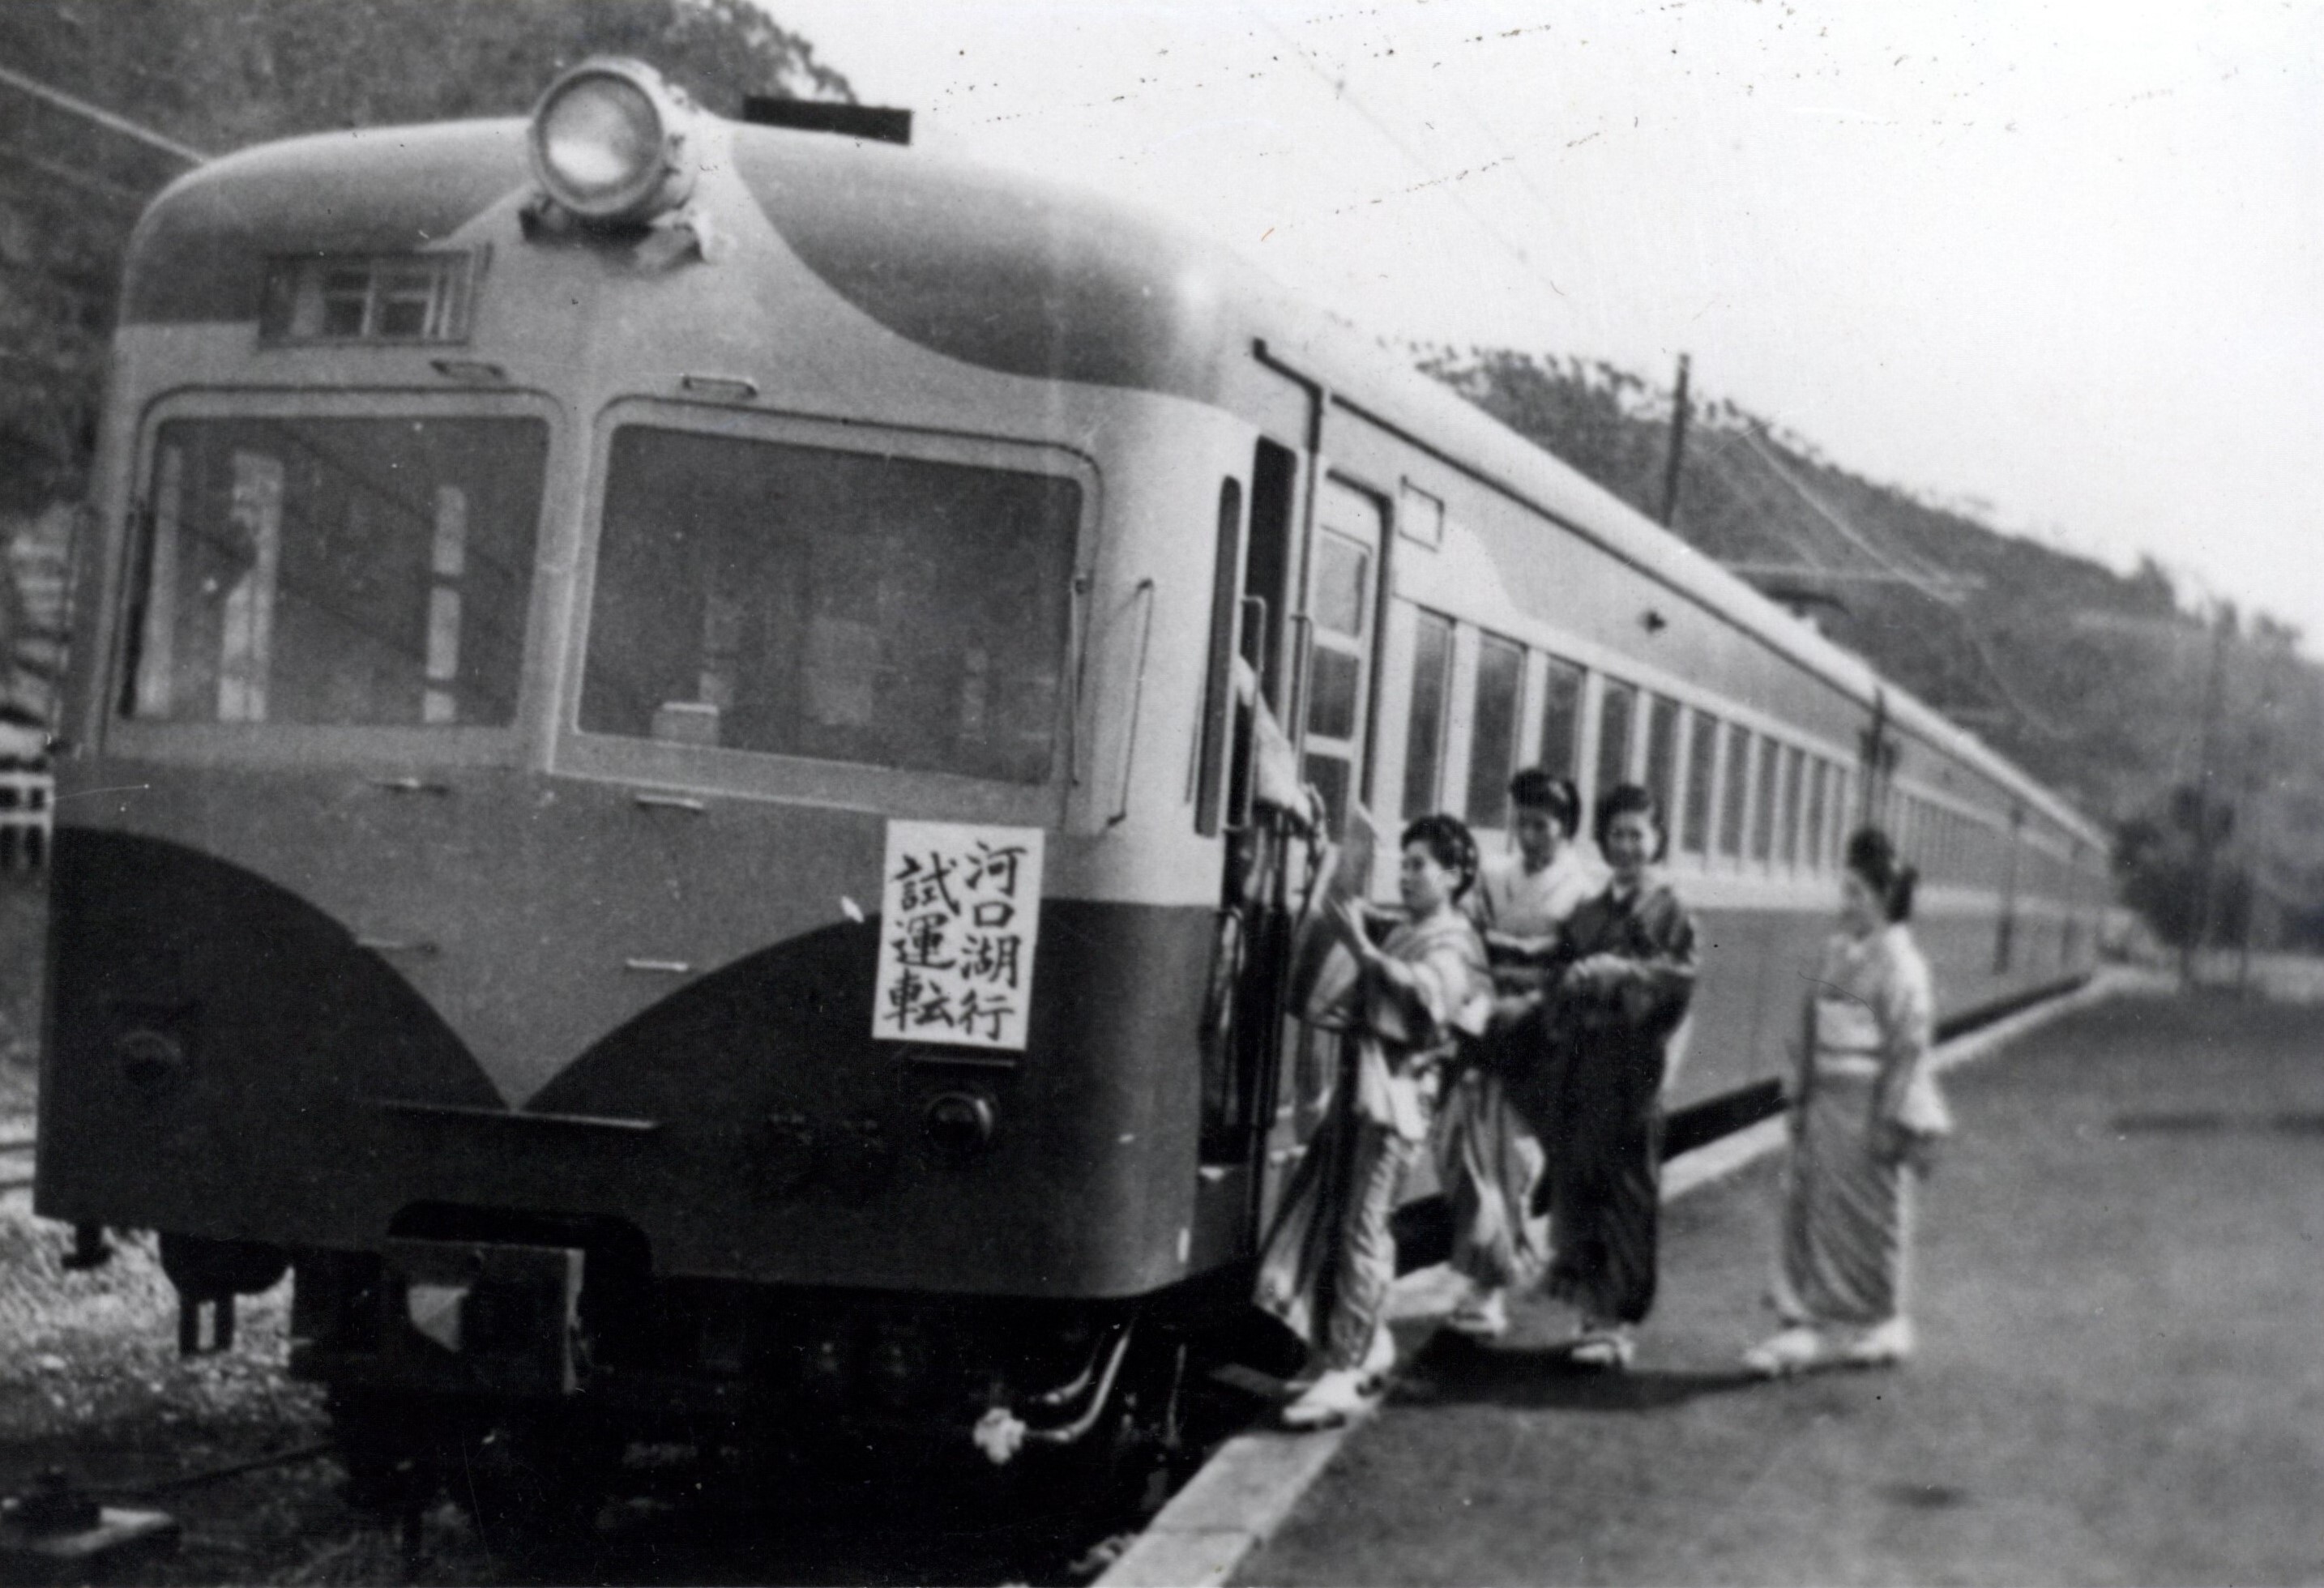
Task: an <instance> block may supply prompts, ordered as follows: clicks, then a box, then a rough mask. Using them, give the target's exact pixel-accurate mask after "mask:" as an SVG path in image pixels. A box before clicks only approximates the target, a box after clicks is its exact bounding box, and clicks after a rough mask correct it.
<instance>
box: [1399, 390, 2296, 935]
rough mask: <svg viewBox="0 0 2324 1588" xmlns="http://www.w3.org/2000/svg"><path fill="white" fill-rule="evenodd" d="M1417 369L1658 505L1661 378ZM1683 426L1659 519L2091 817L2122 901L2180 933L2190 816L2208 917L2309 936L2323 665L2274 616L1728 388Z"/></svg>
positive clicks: (1668, 396)
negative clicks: (1755, 405)
mask: <svg viewBox="0 0 2324 1588" xmlns="http://www.w3.org/2000/svg"><path fill="white" fill-rule="evenodd" d="M1420 364H1421V367H1422V368H1423V369H1425V370H1426V371H1427V372H1428V373H1429V374H1433V375H1434V376H1435V377H1436V378H1438V379H1439V380H1442V381H1443V382H1444V383H1446V384H1448V385H1449V386H1451V387H1452V389H1453V390H1454V391H1456V392H1460V393H1461V394H1462V396H1464V397H1466V398H1468V399H1469V400H1470V401H1471V402H1475V403H1477V404H1478V405H1479V406H1480V407H1481V408H1483V409H1484V410H1485V411H1487V412H1489V413H1490V414H1492V415H1493V416H1494V417H1495V418H1497V419H1499V420H1501V422H1503V423H1504V424H1507V425H1508V426H1509V427H1510V428H1511V429H1514V430H1516V431H1517V432H1518V433H1519V434H1520V435H1523V436H1525V437H1526V438H1527V439H1531V440H1533V441H1535V442H1536V443H1538V444H1539V445H1540V446H1542V447H1544V448H1546V449H1547V450H1549V451H1552V452H1554V453H1555V454H1557V455H1558V456H1559V457H1562V458H1563V459H1564V460H1565V461H1567V462H1568V463H1570V464H1572V465H1573V466H1575V467H1577V468H1579V469H1581V470H1582V472H1583V473H1584V474H1587V475H1590V476H1591V478H1592V479H1594V480H1596V481H1597V482H1598V483H1599V484H1600V485H1604V486H1605V487H1606V488H1607V489H1609V490H1610V491H1612V492H1613V493H1614V494H1617V495H1618V496H1620V497H1622V498H1623V499H1624V500H1625V501H1627V502H1628V503H1630V504H1631V505H1632V506H1634V507H1637V509H1638V510H1639V511H1641V512H1646V513H1647V514H1649V515H1651V516H1655V517H1660V516H1661V514H1662V511H1663V507H1664V503H1665V484H1666V481H1665V474H1666V469H1667V465H1668V459H1669V456H1670V441H1671V432H1672V416H1673V411H1674V396H1673V394H1672V393H1671V392H1667V391H1664V390H1661V389H1658V388H1656V387H1655V386H1652V385H1650V384H1649V383H1646V382H1645V381H1642V380H1640V379H1639V378H1638V377H1637V376H1636V375H1634V374H1630V373H1628V372H1627V371H1622V370H1618V369H1615V368H1613V367H1612V366H1610V365H1603V364H1597V365H1584V364H1582V362H1580V361H1578V360H1572V359H1558V358H1554V357H1541V356H1535V355H1526V354H1521V353H1515V352H1510V351H1507V350H1476V349H1472V350H1470V351H1469V352H1466V353H1458V354H1456V353H1454V352H1452V351H1451V350H1447V349H1437V350H1434V351H1427V352H1424V354H1423V355H1421V358H1420ZM1689 420H1690V425H1691V429H1690V432H1689V437H1688V440H1687V443H1686V446H1685V448H1684V452H1683V457H1684V463H1683V469H1682V471H1681V477H1680V481H1679V487H1678V492H1677V512H1676V514H1675V517H1674V524H1673V527H1674V529H1675V530H1676V531H1678V533H1680V534H1681V535H1682V536H1683V537H1684V538H1685V539H1686V540H1688V541H1690V542H1691V543H1692V544H1693V545H1694V546H1695V547H1696V548H1697V549H1701V551H1703V552H1705V553H1707V554H1709V555H1710V556H1711V557H1713V558H1716V559H1719V560H1720V561H1721V562H1723V563H1725V564H1727V565H1728V566H1729V568H1733V569H1734V570H1736V571H1737V572H1738V574H1740V575H1741V576H1742V577H1745V578H1747V579H1748V581H1749V582H1751V583H1752V584H1754V585H1756V586H1758V587H1759V588H1760V589H1762V590H1764V591H1766V593H1767V594H1768V595H1772V596H1774V597H1775V599H1777V600H1779V601H1782V602H1784V603H1785V604H1786V605H1791V606H1793V607H1794V610H1797V611H1799V612H1800V613H1801V614H1802V615H1803V616H1806V617H1808V618H1809V619H1810V620H1811V621H1812V622H1814V623H1816V624H1817V625H1818V626H1819V627H1820V628H1821V629H1822V630H1823V631H1824V632H1825V633H1827V634H1828V635H1829V636H1830V637H1831V639H1833V640H1834V641H1836V642H1838V643H1840V644H1841V645H1843V646H1845V647H1847V648H1848V649H1849V650H1851V651H1856V652H1857V653H1858V654H1859V655H1861V656H1863V657H1865V658H1866V659H1867V660H1868V661H1870V662H1871V663H1872V664H1873V665H1874V666H1875V667H1877V668H1878V669H1880V670H1881V671H1882V672H1883V673H1885V674H1886V675H1887V676H1888V677H1890V678H1893V679H1896V680H1897V681H1898V682H1899V683H1901V684H1902V685H1904V688H1907V689H1910V690H1911V691H1912V692H1913V693H1914V694H1915V695H1917V696H1919V697H1921V698H1922V699H1923V700H1925V701H1927V702H1928V703H1929V704H1931V705H1932V706H1936V707H1937V708H1938V709H1939V710H1941V711H1942V712H1944V713H1946V714H1947V715H1948V716H1951V717H1952V718H1953V719H1954V720H1956V721H1957V722H1960V724H1961V725H1964V726H1966V727H1968V728H1969V729H1971V730H1972V731H1973V732H1975V733H1977V734H1979V735H1980V736H1981V737H1983V738H1984V739H1985V740H1986V741H1987V743H1991V744H1993V745H1994V746H1995V747H1996V748H1997V749H1998V750H2000V751H2001V752H2002V753H2004V754H2005V755H2006V756H2008V757H2009V758H2010V759H2011V760H2012V761H2015V762H2017V764H2019V765H2020V766H2022V767H2024V768H2025V770H2026V771H2029V772H2031V773H2033V775H2034V776H2036V777H2038V778H2040V779H2042V780H2043V781H2045V782H2047V783H2049V784H2051V785H2052V787H2055V788H2057V789H2060V790H2061V791H2062V792H2064V793H2065V794H2066V795H2067V796H2068V797H2069V798H2070V799H2073V800H2074V801H2075V802H2076V803H2077V804H2079V805H2080V806H2081V808H2083V809H2084V810H2086V811H2088V812H2089V814H2090V815H2091V816H2093V817H2097V818H2098V819H2099V820H2101V821H2103V822H2106V823H2107V824H2108V825H2110V826H2113V827H2114V828H2115V830H2116V833H2117V834H2118V835H2119V839H2118V845H2117V851H2118V852H2117V861H2118V864H2119V867H2120V870H2121V872H2122V876H2123V881H2124V886H2125V891H2126V900H2127V901H2128V902H2131V903H2133V904H2135V905H2136V906H2138V907H2139V908H2140V909H2142V911H2143V913H2144V914H2145V915H2146V916H2147V917H2148V919H2150V921H2151V922H2152V923H2153V925H2154V926H2155V928H2157V930H2158V931H2160V932H2161V933H2162V934H2163V936H2164V937H2166V939H2170V940H2176V938H2177V937H2178V936H2179V935H2181V934H2182V933H2184V932H2186V931H2188V930H2189V929H2190V928H2191V923H2192V919H2193V916H2194V913H2195V905H2194V902H2193V900H2194V899H2195V896H2196V894H2197V893H2198V891H2199V890H2198V888H2197V885H2196V882H2195V874H2196V871H2197V869H2198V863H2199V842H2198V835H2199V833H2204V832H2208V834H2209V837H2208V839H2206V840H2205V841H2206V842H2209V844H2210V845H2212V846H2213V848H2214V850H2215V851H2216V853H2217V854H2218V861H2219V864H2218V880H2217V882H2215V885H2214V890H2213V903H2212V909H2211V919H2212V922H2213V926H2214V928H2215V930H2217V931H2218V932H2220V933H2222V934H2223V935H2224V936H2226V937H2229V938H2231V939H2232V938H2233V937H2235V936H2236V934H2237V932H2238V931H2239V929H2240V927H2241V924H2242V920H2243V917H2244V914H2245V912H2246V910H2251V911H2253V912H2254V913H2255V924H2256V925H2257V926H2258V928H2259V929H2260V933H2261V935H2262V936H2263V937H2282V936H2299V935H2306V936H2310V937H2314V936H2316V935H2317V934H2318V933H2319V930H2324V743H2319V734H2317V732H2316V729H2317V727H2318V726H2319V724H2324V671H2319V669H2318V668H2317V667H2316V665H2315V664H2314V663H2312V662H2310V660H2306V659H2305V658H2304V657H2303V656H2301V653H2300V651H2299V649H2298V645H2299V640H2300V636H2299V634H2298V633H2297V632H2296V631H2294V630H2293V629H2292V628H2290V627H2289V626H2287V625H2285V624H2283V623H2278V622H2276V621H2274V620H2273V619H2271V618H2269V617H2267V616H2265V615H2264V614H2236V613H2234V612H2232V611H2228V612H2220V613H2216V614H2214V613H2198V612H2196V611H2194V610H2192V609H2191V608H2190V604H2189V603H2188V602H2187V601H2186V600H2185V599H2184V598H2183V597H2182V596H2181V593H2180V592H2179V591H2177V590H2176V589H2175V588H2174V587H2173V585H2172V580H2171V579H2170V577H2168V576H2167V575H2166V574H2165V573H2164V572H2163V570H2162V569H2161V568H2159V567H2157V566H2156V565H2155V564H2154V563H2153V561H2151V560H2149V561H2144V562H2142V563H2141V564H2140V566H2139V567H2138V568H2136V569H2135V571H2133V572H2131V573H2128V574H2124V573H2118V572H2116V571H2115V570H2114V569H2111V568H2106V567H2104V566H2102V565H2100V564H2098V563H2096V562H2093V561H2090V560H2089V559H2086V558H2080V557H2076V556H2073V555H2071V554H2070V553H2067V552H2064V551H2061V550H2058V549H2055V548H2052V547H2049V546H2044V545H2042V544H2040V543H2039V542H2037V541H2033V540H2027V539H2024V538H2023V537H2019V536H2014V535H2008V534H2004V533H2002V532H2000V531H1997V530H1995V529H1994V528H1993V527H1991V526H1990V525H1989V524H1987V522H1983V520H1982V519H1981V518H1980V517H1979V516H1978V512H1977V511H1976V510H1975V509H1974V508H1973V507H1962V506H1958V505H1952V504H1946V503H1934V502H1931V501H1929V500H1926V499H1924V498H1923V496H1920V495H1917V494H1914V493H1912V492H1908V491H1905V490H1903V489H1900V488H1897V487H1895V486H1892V485H1882V484H1879V483H1877V482H1875V481H1872V480H1867V479H1865V478H1863V477H1862V476H1860V475H1856V474H1854V473H1851V472H1850V471H1849V470H1848V469H1846V468H1845V467H1843V466H1840V464H1838V463H1836V462H1834V461H1832V460H1831V459H1829V458H1826V457H1823V456H1822V455H1821V453H1820V452H1819V451H1818V450H1817V449H1816V448H1814V447H1813V446H1812V445H1811V444H1810V443H1808V442H1806V441H1804V440H1802V439H1798V438H1796V437H1792V436H1787V435H1785V434H1784V433H1783V432H1782V431H1781V430H1780V429H1778V428H1777V427H1775V426H1774V425H1771V424H1770V423H1768V422H1767V421H1766V420H1762V419H1759V418H1757V417H1756V416H1754V415H1752V414H1750V413H1748V412H1747V411H1743V410H1742V409H1739V408H1738V407H1736V406H1735V405H1734V404H1732V403H1730V402H1711V403H1707V404H1701V405H1691V406H1690V412H1689ZM2198 788H2200V789H2202V790H2203V792H2202V793H2201V794H2199V793H2198V792H2197V789H2198Z"/></svg>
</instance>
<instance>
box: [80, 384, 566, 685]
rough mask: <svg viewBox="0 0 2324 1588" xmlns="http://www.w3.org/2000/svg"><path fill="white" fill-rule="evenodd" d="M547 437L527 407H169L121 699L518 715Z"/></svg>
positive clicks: (156, 455)
mask: <svg viewBox="0 0 2324 1588" xmlns="http://www.w3.org/2000/svg"><path fill="white" fill-rule="evenodd" d="M548 456H549V427H548V426H547V425H545V424H543V423H542V422H540V421H539V420H530V419H484V418H464V419H396V420H382V419H361V420H343V419H298V420H291V419H260V418H249V419H214V420H211V419H206V420H171V421H170V422H169V423H166V424H164V425H163V426H162V427H161V432H160V434H159V436H158V438H157V440H156V446H155V449H154V479H153V486H152V496H151V498H150V502H151V508H150V513H149V519H148V523H147V526H146V538H145V540H144V544H143V547H142V549H141V551H140V558H141V566H140V571H139V575H138V584H139V588H138V589H137V590H136V592H135V595H134V600H135V606H134V610H133V612H132V614H131V619H130V622H131V640H130V645H131V653H130V656H129V657H128V659H127V660H128V662H129V666H128V668H127V669H126V670H127V674H128V677H127V679H126V695H125V698H124V702H123V706H124V712H125V715H127V716H133V717H141V718H146V719H152V720H168V721H177V722H218V723H300V724H312V725H333V726H348V727H355V726H409V725H426V726H458V725H504V724H506V723H509V722H511V721H512V720H514V717H515V715H516V694H517V682H518V675H519V672H520V670H521V665H522V660H523V648H524V630H525V617H526V608H527V606H528V605H529V604H530V598H531V588H532V570H533V561H534V558H533V546H534V538H535V535H536V533H537V531H538V529H539V518H540V496H541V484H542V479H543V477H544V473H545V469H546V466H547V462H548Z"/></svg>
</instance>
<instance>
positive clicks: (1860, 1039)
mask: <svg viewBox="0 0 2324 1588" xmlns="http://www.w3.org/2000/svg"><path fill="white" fill-rule="evenodd" d="M1815 1047H1816V1053H1815V1057H1816V1068H1817V1069H1818V1070H1820V1071H1822V1072H1823V1073H1825V1074H1827V1075H1836V1076H1846V1075H1864V1076H1871V1075H1877V1074H1878V1073H1879V1071H1880V1063H1879V1055H1880V1053H1881V1051H1882V1049H1883V1048H1885V1047H1886V1042H1885V1041H1884V1040H1883V1039H1882V1036H1881V1030H1880V1020H1879V1017H1878V1016H1877V1015H1876V1014H1874V1013H1873V1012H1872V1010H1871V1007H1870V1006H1869V1005H1867V1004H1865V1003H1863V1002H1858V1000H1856V999H1853V998H1819V999H1817V1000H1816V1001H1815Z"/></svg>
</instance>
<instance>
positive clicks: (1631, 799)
mask: <svg viewBox="0 0 2324 1588" xmlns="http://www.w3.org/2000/svg"><path fill="white" fill-rule="evenodd" d="M1632 815H1637V816H1643V817H1646V820H1647V821H1648V822H1650V823H1652V824H1653V825H1654V829H1655V852H1654V853H1653V854H1649V855H1647V856H1646V859H1647V860H1649V861H1658V860H1660V859H1662V857H1663V856H1664V855H1665V854H1666V853H1668V852H1669V849H1670V828H1668V827H1667V826H1664V825H1663V808H1662V806H1661V804H1660V802H1658V801H1657V800H1656V799H1655V797H1654V795H1653V794H1652V793H1651V792H1650V791H1648V790H1647V789H1646V788H1644V787H1643V786H1641V785H1639V784H1637V783H1617V784H1615V785H1614V786H1613V787H1612V788H1611V789H1607V790H1606V792H1605V794H1604V796H1603V797H1601V798H1600V799H1599V801H1598V818H1597V820H1596V821H1595V822H1594V823H1593V824H1592V825H1591V828H1590V831H1591V835H1592V836H1595V837H1596V838H1597V840H1598V852H1599V853H1600V854H1604V853H1605V852H1606V835H1607V834H1608V833H1610V832H1612V831H1613V830H1614V818H1615V817H1618V816H1632Z"/></svg>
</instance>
